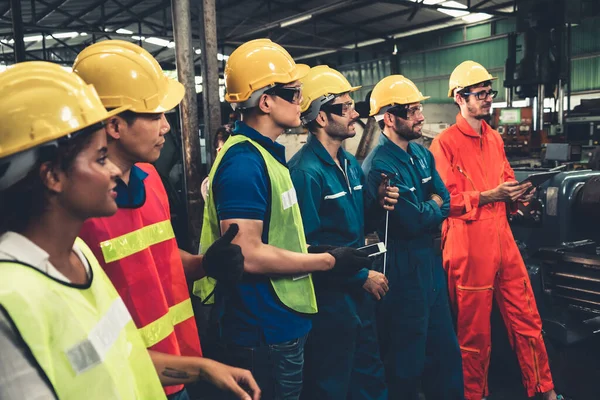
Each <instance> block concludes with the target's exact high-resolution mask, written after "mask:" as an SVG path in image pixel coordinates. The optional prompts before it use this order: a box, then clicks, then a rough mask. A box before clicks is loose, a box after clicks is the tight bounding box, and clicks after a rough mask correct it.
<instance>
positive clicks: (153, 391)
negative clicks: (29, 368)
mask: <svg viewBox="0 0 600 400" xmlns="http://www.w3.org/2000/svg"><path fill="white" fill-rule="evenodd" d="M76 243H77V246H78V247H79V249H81V251H82V252H83V254H84V255H85V257H86V258H87V260H88V262H89V263H90V267H91V270H92V282H91V284H90V286H89V287H88V288H85V287H81V286H76V285H72V284H68V283H65V282H60V281H58V280H55V279H53V278H51V277H49V276H47V275H46V274H44V273H42V272H41V271H39V270H37V269H35V268H33V267H31V266H29V265H25V264H21V263H19V262H16V261H8V260H3V261H0V306H1V307H2V308H4V309H5V310H6V312H7V313H8V317H9V318H10V319H11V320H12V322H13V323H14V325H15V327H16V329H17V330H18V334H19V335H20V336H21V338H22V339H23V341H24V342H25V344H26V345H27V347H28V348H29V350H30V351H31V353H32V354H33V357H34V358H35V360H36V362H37V364H38V365H39V367H40V368H41V370H42V372H43V373H44V374H45V375H46V376H47V377H48V380H49V382H50V384H51V385H52V388H53V389H54V392H55V393H56V395H57V397H58V399H60V400H70V399H82V398H85V399H87V400H93V399H98V400H106V399H123V400H129V399H165V398H166V396H165V393H164V390H163V388H162V386H161V384H160V381H159V379H158V375H157V374H156V369H155V368H154V365H153V364H152V360H151V359H150V355H149V354H148V350H147V349H146V345H145V344H144V342H143V341H142V337H141V336H140V334H139V332H138V330H137V328H136V326H135V324H134V323H133V321H132V319H131V316H130V314H129V312H128V311H127V308H126V307H125V304H124V303H123V300H121V298H120V297H119V295H118V293H117V291H116V290H115V288H114V286H113V285H112V283H111V282H110V280H109V279H108V277H107V276H106V274H105V273H104V271H103V270H102V268H101V267H100V266H99V265H98V261H97V260H96V258H95V257H94V255H93V253H92V252H91V250H90V249H89V248H88V247H87V246H86V245H85V243H84V242H83V241H82V240H81V239H79V238H78V239H77V241H76Z"/></svg>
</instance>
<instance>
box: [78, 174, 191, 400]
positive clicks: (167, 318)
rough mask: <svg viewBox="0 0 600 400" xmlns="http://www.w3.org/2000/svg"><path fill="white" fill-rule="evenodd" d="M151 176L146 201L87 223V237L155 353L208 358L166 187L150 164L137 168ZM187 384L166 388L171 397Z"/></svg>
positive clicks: (83, 231) (85, 233)
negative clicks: (174, 231)
mask: <svg viewBox="0 0 600 400" xmlns="http://www.w3.org/2000/svg"><path fill="white" fill-rule="evenodd" d="M136 166H137V167H139V168H141V169H142V170H143V171H144V172H146V173H147V174H148V176H147V177H146V179H144V190H145V192H146V193H145V195H146V196H145V197H146V198H145V202H144V204H143V205H141V206H140V207H138V208H119V210H118V211H117V213H116V214H115V215H113V216H111V217H104V218H92V219H88V220H87V221H85V223H84V224H83V227H82V230H81V236H82V238H83V239H84V240H85V241H86V242H87V243H88V244H89V245H90V247H91V248H92V249H93V250H94V253H95V254H96V255H97V257H98V259H100V260H103V261H104V262H103V268H104V270H105V272H106V274H107V275H108V277H109V278H110V280H111V281H112V283H113V284H114V286H115V288H116V289H117V291H118V293H119V294H120V295H121V297H122V298H123V302H124V303H125V305H126V306H127V309H128V310H129V312H130V313H131V316H132V318H133V320H134V322H135V325H136V326H137V327H138V328H139V333H140V334H141V336H142V337H143V340H144V343H146V345H147V346H148V348H149V349H150V350H154V351H157V352H161V353H165V354H172V355H176V356H178V355H183V356H190V357H200V356H202V350H201V348H200V340H199V336H198V329H197V327H196V321H195V319H194V318H192V317H193V311H192V307H191V305H190V297H189V289H188V284H187V281H186V278H185V275H184V270H183V265H182V261H181V256H180V253H179V248H178V246H177V241H176V240H175V236H174V234H173V228H172V226H171V223H170V209H169V202H168V198H167V193H166V192H165V189H164V186H163V183H162V181H161V178H160V176H159V175H158V172H157V171H156V169H155V168H154V167H153V166H152V165H150V164H143V163H142V164H136ZM182 389H183V385H174V386H166V387H165V391H166V393H167V395H170V394H173V393H176V392H179V391H181V390H182Z"/></svg>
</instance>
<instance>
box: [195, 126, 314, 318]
mask: <svg viewBox="0 0 600 400" xmlns="http://www.w3.org/2000/svg"><path fill="white" fill-rule="evenodd" d="M242 142H249V143H251V144H252V145H253V146H254V147H256V149H258V151H259V152H260V154H261V155H262V157H263V159H264V161H265V164H266V166H267V173H268V175H269V180H270V182H271V218H270V225H269V238H268V243H269V244H270V245H271V246H275V247H279V248H280V249H285V250H289V251H293V252H297V253H306V252H307V250H306V249H307V247H306V238H305V237H304V227H303V225H302V216H301V215H300V207H298V200H297V198H296V191H295V190H294V185H293V183H292V179H291V178H290V172H289V171H288V169H287V168H286V167H285V166H284V165H282V164H281V163H280V162H279V161H277V160H276V159H275V158H274V157H273V156H272V155H271V154H270V153H269V152H268V151H267V150H265V149H264V148H263V147H262V146H261V145H260V144H258V143H257V142H255V141H253V140H251V139H249V138H248V137H246V136H244V135H235V136H231V137H230V138H229V139H228V140H227V142H226V143H225V145H224V146H223V148H222V149H221V151H220V152H219V154H218V155H217V159H216V160H215V163H214V165H213V166H212V168H211V170H210V174H209V182H210V184H209V190H208V196H207V198H206V204H205V206H204V221H203V224H202V235H201V237H200V248H201V252H202V251H205V250H206V249H208V248H209V247H210V245H211V244H213V243H214V242H215V240H217V239H218V238H219V237H220V236H221V229H220V225H219V219H218V218H217V209H216V206H215V202H214V196H213V194H212V182H213V179H214V176H215V173H216V171H217V168H218V167H219V164H220V163H221V160H222V159H223V156H224V155H225V153H227V151H228V150H229V149H230V148H231V147H232V146H235V145H236V144H238V143H242ZM215 285H216V280H215V279H213V278H210V277H204V278H202V279H200V280H199V281H196V282H194V289H193V293H194V294H195V295H196V296H198V297H200V299H202V301H203V302H204V303H205V304H210V303H214V296H212V294H213V292H214V288H215ZM271 285H272V286H273V289H274V290H275V293H276V294H277V297H278V298H279V300H280V301H281V302H282V303H283V304H284V305H286V306H287V307H289V308H291V309H292V310H294V311H297V312H300V313H303V314H315V313H316V312H317V300H316V297H315V288H314V286H313V282H312V276H311V274H304V275H300V276H296V277H292V276H290V277H281V278H271Z"/></svg>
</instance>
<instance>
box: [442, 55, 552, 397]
mask: <svg viewBox="0 0 600 400" xmlns="http://www.w3.org/2000/svg"><path fill="white" fill-rule="evenodd" d="M494 79H496V78H494V77H492V75H490V73H489V72H488V71H487V70H486V69H485V68H484V67H482V66H481V65H479V64H478V63H476V62H473V61H465V62H463V63H462V64H460V65H459V66H458V67H456V68H455V69H454V72H452V75H451V76H450V88H449V91H448V97H450V98H453V99H454V101H455V102H456V104H457V105H458V107H459V108H460V112H459V113H458V115H457V116H456V124H455V125H452V126H451V127H450V128H448V129H446V130H445V131H444V132H442V133H441V134H440V135H439V136H438V137H436V138H435V139H434V141H433V143H432V144H431V152H432V153H433V155H434V156H435V161H436V164H437V169H438V171H439V173H440V176H441V177H442V179H443V181H444V183H445V184H446V187H447V188H448V191H449V192H450V214H449V218H448V219H447V220H446V221H445V222H444V226H443V229H442V232H443V237H442V242H443V243H444V246H443V247H444V249H443V253H444V268H445V269H446V271H447V273H448V289H449V293H450V302H451V303H452V307H453V309H454V312H455V313H456V318H457V331H458V332H457V335H458V342H459V344H460V349H461V353H462V360H463V371H464V378H465V397H466V398H467V399H468V400H481V398H483V397H484V396H487V394H488V387H487V372H488V365H489V361H490V354H491V328H490V313H491V310H492V299H493V298H494V297H495V298H496V302H497V304H498V307H499V309H500V312H501V313H502V317H503V319H504V323H505V325H506V329H507V332H508V336H509V340H510V343H511V346H512V347H513V349H514V350H515V351H516V353H517V357H518V359H519V364H520V366H521V371H522V374H523V384H524V386H525V387H526V389H527V394H528V396H530V397H533V396H535V395H536V393H543V398H544V399H545V400H555V399H557V395H556V393H555V392H554V390H553V387H554V385H553V383H552V377H551V375H550V368H549V366H548V356H547V354H546V347H545V346H544V340H543V338H542V321H541V319H540V316H539V314H538V310H537V307H536V304H535V299H534V296H533V291H532V290H531V283H530V281H529V276H528V275H527V270H526V268H525V264H524V263H523V259H522V258H521V255H520V252H519V249H518V248H517V245H516V243H515V240H514V238H513V235H512V233H511V230H510V226H509V225H508V221H507V218H506V210H507V208H509V209H510V211H512V212H516V205H517V202H519V201H520V202H528V201H529V200H531V198H532V197H533V193H532V192H528V190H529V189H530V186H531V185H530V184H524V185H519V184H518V182H516V181H515V175H514V172H513V170H512V168H511V167H510V164H509V163H508V160H507V159H506V155H505V153H504V143H503V142H502V138H501V137H500V135H499V134H498V132H496V131H495V130H493V129H492V128H491V127H490V126H489V125H488V124H487V123H486V122H485V121H484V118H486V117H487V116H488V115H489V113H490V108H491V105H492V100H493V99H494V97H496V95H497V94H498V92H497V91H495V90H492V80H494ZM558 398H560V396H558Z"/></svg>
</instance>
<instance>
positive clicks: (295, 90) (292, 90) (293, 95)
mask: <svg viewBox="0 0 600 400" xmlns="http://www.w3.org/2000/svg"><path fill="white" fill-rule="evenodd" d="M265 94H270V95H272V96H277V97H281V98H282V99H283V100H285V101H287V102H288V103H292V104H296V105H298V104H300V103H301V102H302V86H296V87H285V86H274V87H272V88H271V89H269V90H267V91H265Z"/></svg>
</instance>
